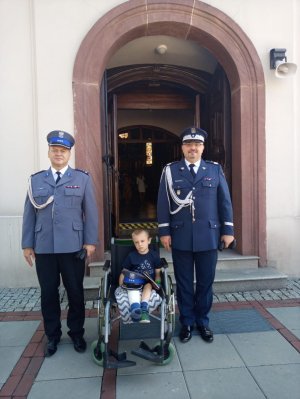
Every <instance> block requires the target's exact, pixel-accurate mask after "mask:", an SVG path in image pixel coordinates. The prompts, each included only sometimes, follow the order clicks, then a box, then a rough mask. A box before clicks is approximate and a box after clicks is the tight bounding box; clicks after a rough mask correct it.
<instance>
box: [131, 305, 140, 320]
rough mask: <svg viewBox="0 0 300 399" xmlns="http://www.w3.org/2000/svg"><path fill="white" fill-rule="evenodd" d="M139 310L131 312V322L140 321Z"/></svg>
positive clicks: (135, 309)
mask: <svg viewBox="0 0 300 399" xmlns="http://www.w3.org/2000/svg"><path fill="white" fill-rule="evenodd" d="M141 313H142V311H141V308H134V309H132V310H131V319H132V321H140V320H141Z"/></svg>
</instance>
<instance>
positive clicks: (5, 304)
mask: <svg viewBox="0 0 300 399" xmlns="http://www.w3.org/2000/svg"><path fill="white" fill-rule="evenodd" d="M60 297H61V308H62V309H66V308H67V307H68V303H67V297H66V292H65V290H64V288H63V287H61V289H60ZM298 298H300V278H297V279H289V280H288V283H287V286H286V287H285V288H282V289H276V290H261V291H245V292H230V293H223V294H215V295H214V303H224V302H245V301H264V300H276V301H280V300H285V299H298ZM85 307H86V309H96V308H97V300H94V301H87V302H86V304H85ZM40 309H41V308H40V289H39V288H36V287H34V288H0V312H21V311H28V312H29V311H39V310H40Z"/></svg>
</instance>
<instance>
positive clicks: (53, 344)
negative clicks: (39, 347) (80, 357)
mask: <svg viewBox="0 0 300 399" xmlns="http://www.w3.org/2000/svg"><path fill="white" fill-rule="evenodd" d="M59 341H60V339H58V338H52V339H49V340H48V342H47V343H46V345H45V350H44V353H45V357H51V356H52V355H54V353H55V352H56V351H57V344H58V343H59Z"/></svg>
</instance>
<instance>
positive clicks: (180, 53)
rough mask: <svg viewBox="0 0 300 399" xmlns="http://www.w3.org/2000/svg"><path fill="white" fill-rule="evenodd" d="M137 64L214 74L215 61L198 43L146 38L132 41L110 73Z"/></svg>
mask: <svg viewBox="0 0 300 399" xmlns="http://www.w3.org/2000/svg"><path fill="white" fill-rule="evenodd" d="M134 64H165V65H178V66H182V67H189V68H193V69H197V70H200V71H204V72H208V73H210V74H213V73H214V71H215V68H216V66H217V61H216V59H215V58H214V57H213V56H212V54H211V53H210V52H209V51H208V50H206V49H205V48H203V47H201V46H199V45H198V44H197V43H195V42H192V41H188V40H182V39H177V38H174V37H171V36H147V37H141V38H139V39H135V40H132V41H131V42H129V43H127V44H126V45H125V46H123V47H122V48H120V49H119V50H118V51H117V52H116V53H115V54H114V55H113V57H112V58H111V59H110V62H109V64H108V66H107V68H108V69H110V68H115V67H120V66H125V65H134Z"/></svg>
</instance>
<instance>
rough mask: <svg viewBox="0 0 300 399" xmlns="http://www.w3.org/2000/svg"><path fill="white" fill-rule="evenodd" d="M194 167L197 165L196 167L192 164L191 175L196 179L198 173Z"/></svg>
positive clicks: (190, 166)
mask: <svg viewBox="0 0 300 399" xmlns="http://www.w3.org/2000/svg"><path fill="white" fill-rule="evenodd" d="M194 167H195V165H194V164H193V163H191V164H190V165H189V168H190V172H191V175H192V176H193V178H194V179H195V177H196V173H195V171H194Z"/></svg>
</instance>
